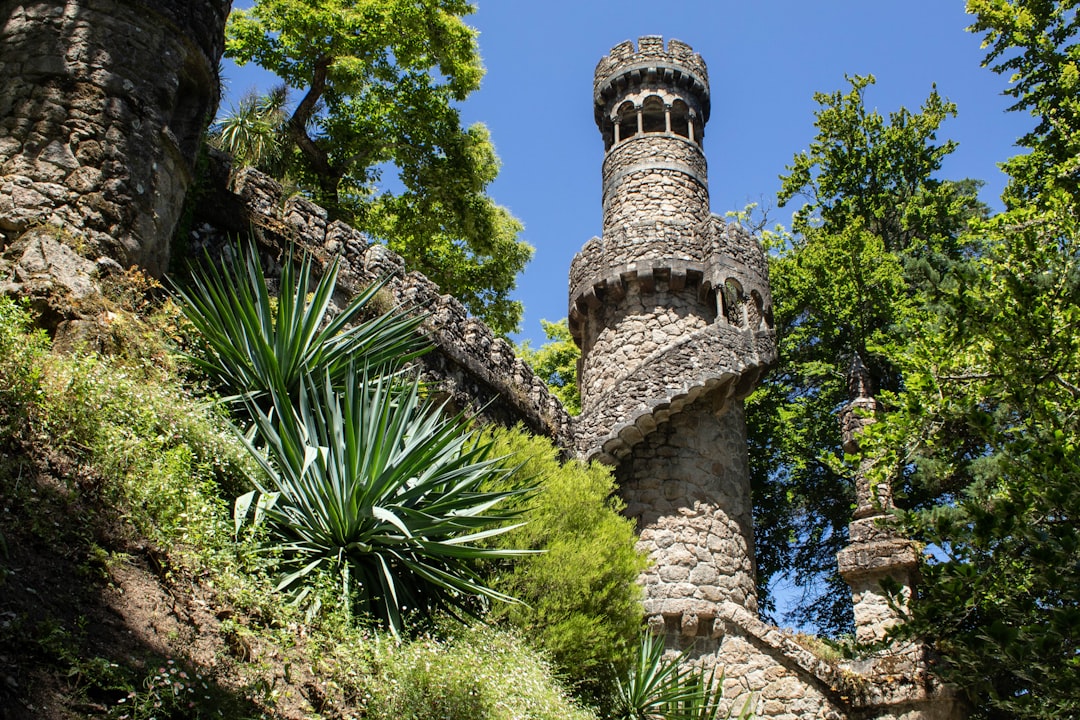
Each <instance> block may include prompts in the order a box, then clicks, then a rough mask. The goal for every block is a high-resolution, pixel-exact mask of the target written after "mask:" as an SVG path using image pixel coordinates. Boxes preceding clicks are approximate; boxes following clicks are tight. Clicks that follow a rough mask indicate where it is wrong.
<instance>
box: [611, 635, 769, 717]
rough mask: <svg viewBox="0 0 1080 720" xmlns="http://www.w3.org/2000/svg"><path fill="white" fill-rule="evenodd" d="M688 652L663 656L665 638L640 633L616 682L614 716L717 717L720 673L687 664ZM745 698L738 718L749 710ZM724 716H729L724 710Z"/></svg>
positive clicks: (745, 715) (744, 715) (748, 702)
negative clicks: (630, 658)
mask: <svg viewBox="0 0 1080 720" xmlns="http://www.w3.org/2000/svg"><path fill="white" fill-rule="evenodd" d="M686 659H687V653H686V652H684V653H682V654H681V655H675V656H670V657H665V651H664V640H663V638H662V637H656V636H654V635H650V634H643V635H642V636H641V641H640V644H639V646H638V648H637V653H636V654H635V657H634V662H633V664H632V666H631V667H630V670H629V672H627V673H626V675H625V677H622V678H619V679H618V680H617V682H616V704H615V712H614V714H613V715H612V717H613V718H614V719H615V720H716V719H717V718H719V717H720V707H721V705H720V699H721V698H720V697H719V695H717V694H716V690H715V688H723V686H724V677H723V674H721V675H720V677H719V678H717V677H716V670H715V669H713V670H710V671H709V672H708V673H706V672H705V671H704V670H702V669H701V668H694V667H690V666H688V663H686ZM752 699H753V698H752V697H751V698H747V700H746V703H745V704H744V705H743V708H742V710H741V712H740V713H739V716H738V717H740V718H746V717H748V716H749V712H750V702H751V700H752ZM724 717H731V713H730V712H729V713H727V714H726V715H724Z"/></svg>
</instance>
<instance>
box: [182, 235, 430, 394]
mask: <svg viewBox="0 0 1080 720" xmlns="http://www.w3.org/2000/svg"><path fill="white" fill-rule="evenodd" d="M338 269H339V266H338V262H337V261H336V260H335V261H334V262H332V263H330V265H329V266H328V267H327V268H326V269H325V272H324V273H323V275H322V277H321V278H319V281H318V282H317V283H315V285H314V289H312V287H311V286H312V277H311V275H312V268H311V258H310V256H305V257H304V258H303V260H302V262H301V263H300V267H299V270H297V268H296V265H295V263H294V262H293V260H292V258H291V257H290V258H289V259H287V260H286V261H285V263H284V265H283V266H282V269H281V277H280V282H279V285H280V292H279V294H278V295H277V298H276V302H275V300H273V299H272V296H271V292H270V288H269V286H268V284H267V280H266V276H265V274H264V273H263V269H262V265H261V264H260V262H259V259H258V254H257V253H256V252H255V250H254V248H252V247H250V246H249V247H246V248H241V247H236V248H234V252H233V253H232V254H231V255H230V256H227V257H226V258H224V259H223V261H222V264H221V267H220V268H219V267H217V266H215V265H214V264H213V263H212V262H210V261H209V260H207V261H206V262H205V263H203V264H202V265H201V266H199V267H196V268H193V270H192V273H191V281H190V283H189V284H187V285H177V286H176V288H175V293H176V295H177V296H178V297H179V300H180V303H179V305H180V307H181V310H182V311H183V313H184V315H185V316H186V317H187V319H188V320H189V321H190V322H191V324H192V325H194V326H195V328H196V329H197V330H198V331H199V332H200V334H201V335H202V338H203V340H204V341H205V343H206V346H205V351H204V352H199V353H194V354H193V355H192V360H193V362H194V363H195V364H196V365H197V366H199V367H200V368H202V369H203V370H204V371H205V372H206V373H207V374H208V375H209V376H210V378H212V379H213V380H214V381H216V382H218V383H219V384H220V385H221V386H222V387H223V388H225V391H226V392H229V393H232V395H230V396H229V397H228V398H226V400H227V401H234V402H236V404H237V405H239V406H242V405H243V402H244V401H252V400H254V401H255V402H256V404H258V405H260V406H261V407H264V408H268V407H270V403H269V402H268V397H269V393H271V392H272V391H273V392H277V393H285V394H287V395H288V396H290V397H292V398H294V400H295V399H296V398H297V397H298V396H299V393H300V388H301V386H302V381H301V378H302V377H303V375H304V373H310V374H311V375H313V376H315V377H322V376H323V375H325V374H328V375H329V376H330V378H331V379H332V380H333V381H334V383H335V384H340V383H341V380H342V378H343V376H344V375H345V374H346V373H348V372H349V369H350V367H351V364H352V363H355V362H357V360H358V359H360V358H362V359H363V360H364V362H366V363H367V364H368V365H369V366H370V367H379V368H382V370H383V372H392V371H393V370H394V369H397V368H400V367H402V366H403V365H404V364H405V363H407V362H408V361H409V360H412V359H413V358H415V357H417V356H418V355H420V354H422V353H423V352H425V351H426V350H427V346H426V344H425V343H424V342H423V341H422V340H421V338H420V336H419V335H418V333H417V332H416V330H417V328H418V327H419V325H420V323H421V322H423V316H422V315H421V314H419V313H409V312H408V311H406V310H405V309H402V308H397V309H394V310H390V311H388V312H385V313H383V314H381V315H380V316H378V317H376V318H375V319H372V320H365V321H363V322H358V320H359V319H360V318H361V315H362V314H363V313H364V311H365V308H366V307H367V305H368V304H369V303H371V302H372V300H373V299H374V298H375V297H376V295H377V293H378V292H379V290H380V289H381V288H382V287H383V284H384V283H374V284H372V285H371V286H369V287H368V288H367V289H366V290H364V291H363V292H361V293H360V294H359V295H357V296H356V298H355V299H353V301H352V302H350V303H349V305H348V306H347V307H346V308H345V309H344V310H342V311H341V312H340V313H339V314H338V315H337V316H335V317H333V318H332V319H331V318H330V317H329V310H330V301H331V299H332V297H333V295H334V289H335V287H336V285H337V275H338Z"/></svg>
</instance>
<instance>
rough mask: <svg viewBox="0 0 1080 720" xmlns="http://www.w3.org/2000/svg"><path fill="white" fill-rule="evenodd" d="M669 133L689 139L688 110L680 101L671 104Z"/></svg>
mask: <svg viewBox="0 0 1080 720" xmlns="http://www.w3.org/2000/svg"><path fill="white" fill-rule="evenodd" d="M671 132H673V133H675V134H676V135H682V136H683V137H684V138H688V137H690V108H689V107H687V105H686V103H684V102H683V101H682V100H676V101H675V102H673V103H671Z"/></svg>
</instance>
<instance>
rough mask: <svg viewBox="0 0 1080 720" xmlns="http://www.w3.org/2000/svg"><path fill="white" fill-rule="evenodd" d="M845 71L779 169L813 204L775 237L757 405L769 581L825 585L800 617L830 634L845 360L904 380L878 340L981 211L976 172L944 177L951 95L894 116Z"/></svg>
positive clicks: (846, 620) (785, 192)
mask: <svg viewBox="0 0 1080 720" xmlns="http://www.w3.org/2000/svg"><path fill="white" fill-rule="evenodd" d="M848 82H849V85H850V88H849V89H848V90H847V91H846V92H842V91H837V92H834V93H831V94H825V93H817V94H815V99H816V101H817V102H818V103H819V105H820V109H819V110H818V111H817V113H815V121H814V125H815V127H816V128H817V135H816V137H815V138H814V140H813V141H812V142H811V144H810V148H809V150H807V151H805V152H802V153H799V154H798V155H796V156H795V159H794V162H793V164H792V165H791V166H790V167H789V168H788V170H789V174H788V175H786V176H783V177H782V180H783V186H782V189H781V191H780V194H779V200H780V202H781V204H784V203H787V202H790V201H792V200H794V199H795V198H796V197H801V198H803V199H804V202H803V204H802V206H801V207H800V208H799V209H798V210H797V211H796V213H795V214H794V220H793V226H792V232H790V233H789V232H787V231H784V230H783V229H778V230H777V231H776V232H772V233H767V234H766V237H765V240H766V244H767V245H768V246H769V248H770V250H771V252H770V268H769V272H770V278H771V282H772V288H773V296H774V298H775V302H776V306H775V316H776V322H777V334H778V340H779V351H780V364H779V366H778V367H777V368H776V369H775V370H774V371H773V372H772V373H771V374H770V375H769V376H768V377H767V379H766V380H765V381H764V383H763V384H762V386H761V387H760V388H759V389H758V390H757V391H756V392H755V393H754V395H752V396H751V398H750V401H749V412H748V432H749V437H750V450H751V461H752V462H751V465H752V472H753V477H752V482H753V487H754V493H755V513H756V518H757V527H758V528H759V532H758V539H757V542H758V555H757V562H758V576H759V583H760V584H761V585H762V586H765V585H767V583H768V582H769V580H770V578H772V577H773V576H775V575H778V574H789V575H791V576H792V577H793V579H794V581H795V582H796V584H798V585H800V586H802V587H803V588H804V590H805V591H807V592H809V593H810V594H811V595H814V596H816V597H814V598H813V599H814V602H804V603H802V605H801V607H800V608H799V609H797V610H796V611H794V612H793V613H792V619H794V620H797V621H799V622H809V623H812V624H814V625H816V626H818V627H819V628H820V629H822V630H824V631H826V632H831V633H836V632H842V631H845V630H847V629H848V628H849V627H850V622H851V620H850V609H849V605H848V602H847V596H848V592H847V589H846V585H845V584H844V583H843V581H842V580H841V579H840V578H839V576H838V574H837V573H836V562H835V555H836V552H837V551H838V550H839V549H840V548H841V547H843V546H844V544H846V541H847V524H848V522H849V521H850V519H851V506H852V503H853V501H854V490H853V488H852V487H851V481H850V479H849V471H848V469H847V468H846V467H845V465H844V463H843V451H842V449H841V447H840V441H841V438H840V431H839V427H838V423H837V416H836V411H837V408H839V407H840V406H841V405H842V404H843V403H844V402H846V401H847V399H848V395H847V382H846V370H847V367H848V365H849V363H850V362H851V358H852V355H853V354H854V353H858V354H859V355H860V356H861V357H862V358H863V359H864V361H865V362H866V364H867V365H868V366H869V368H870V370H871V373H872V376H873V381H874V384H875V385H876V387H878V388H880V389H884V390H889V389H896V388H897V387H899V385H900V382H901V379H900V375H899V373H898V371H897V368H896V367H895V366H894V365H893V364H892V363H891V361H890V359H889V358H888V357H887V355H886V354H884V353H882V352H881V349H880V348H881V347H882V346H883V345H885V344H886V343H888V342H891V341H893V340H894V339H895V338H896V337H897V334H898V333H903V332H905V331H904V330H903V329H902V328H901V327H900V326H899V320H900V319H901V318H902V317H903V316H904V315H905V313H906V312H907V311H908V308H910V307H912V306H913V305H917V304H918V303H920V302H922V301H923V300H922V299H921V296H920V287H921V286H922V285H924V284H925V282H926V279H927V278H932V277H934V276H936V275H937V274H939V273H940V272H941V271H942V269H943V268H946V267H948V266H949V265H950V263H952V262H954V261H955V260H956V259H957V258H959V257H960V256H961V255H962V254H963V251H964V248H963V246H962V241H961V239H960V231H961V230H962V228H963V226H964V223H965V222H966V220H967V219H968V218H969V217H971V216H972V215H974V214H977V213H978V212H979V206H978V203H977V202H976V200H975V190H976V187H977V186H976V184H975V183H972V182H948V181H942V180H938V179H936V178H935V173H936V172H937V171H938V170H939V169H940V166H941V162H942V160H943V159H944V158H945V157H946V156H947V155H948V154H949V153H950V152H951V151H952V150H953V148H954V143H952V142H941V143H939V142H938V141H937V131H938V129H939V127H940V125H941V123H942V122H944V120H945V119H947V118H948V117H950V116H952V115H955V113H956V108H955V106H954V105H953V104H952V103H949V102H948V101H946V100H945V99H943V98H942V97H941V96H940V95H939V94H938V93H937V91H936V90H934V91H932V92H931V93H930V95H929V97H928V98H927V99H926V101H925V102H924V103H923V106H922V108H921V109H920V111H919V112H917V113H913V112H910V111H908V110H906V109H904V108H901V109H900V110H898V111H897V112H894V113H890V114H889V116H888V118H885V117H883V116H882V115H881V114H879V113H878V112H876V111H871V110H868V109H867V107H866V104H865V97H864V96H865V93H866V91H867V88H869V87H870V86H871V85H872V84H873V83H874V78H873V77H872V76H868V77H859V76H856V77H851V78H848ZM916 497H918V494H916ZM764 589H765V588H764V587H763V588H762V590H763V591H764ZM763 598H764V599H765V600H766V605H765V606H766V607H769V605H768V604H767V602H768V598H767V596H764V592H763Z"/></svg>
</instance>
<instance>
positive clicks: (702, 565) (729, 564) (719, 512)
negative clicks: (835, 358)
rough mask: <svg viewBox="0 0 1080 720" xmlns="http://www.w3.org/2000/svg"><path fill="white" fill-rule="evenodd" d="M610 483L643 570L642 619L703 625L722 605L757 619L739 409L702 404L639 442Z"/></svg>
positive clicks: (712, 401)
mask: <svg viewBox="0 0 1080 720" xmlns="http://www.w3.org/2000/svg"><path fill="white" fill-rule="evenodd" d="M616 474H617V475H618V477H619V479H620V484H621V485H620V486H621V489H622V492H623V493H624V494H625V496H626V497H627V499H628V500H627V502H628V505H627V508H626V514H627V515H628V516H629V517H631V518H634V519H635V520H636V521H637V523H638V526H639V528H641V534H640V540H639V542H638V546H639V547H640V548H642V549H644V550H645V551H647V552H648V553H649V558H650V560H651V561H652V562H651V563H650V567H649V569H648V570H647V571H646V572H645V573H643V575H642V584H643V585H644V586H645V595H646V599H645V615H646V616H647V617H654V616H661V617H664V618H669V617H672V618H680V623H681V622H684V621H697V620H706V619H708V620H712V619H713V618H715V617H716V615H717V611H718V608H719V604H720V603H722V602H734V603H736V604H738V605H740V606H742V607H745V608H746V609H747V610H749V611H750V612H756V611H757V592H756V590H755V584H754V583H755V580H754V530H753V518H752V514H751V510H752V508H751V503H750V480H749V469H748V467H747V455H746V427H745V423H744V420H743V407H742V402H741V401H730V400H729V399H728V398H727V397H726V396H725V394H724V393H723V392H713V393H708V394H704V395H703V396H702V397H700V398H699V399H698V400H697V401H695V402H693V403H691V404H690V405H689V406H687V407H686V408H684V409H683V411H682V412H679V413H678V414H676V415H673V416H672V417H671V418H670V420H668V421H667V422H665V423H663V424H661V425H660V426H658V427H657V429H656V431H654V432H652V433H650V434H649V435H648V436H647V437H645V438H644V439H643V440H642V441H641V442H640V443H639V444H638V445H637V446H636V447H635V448H634V451H633V453H632V456H630V457H628V458H627V459H625V460H623V462H622V463H620V464H619V466H618V470H617V473H616ZM691 618H692V619H693V620H691Z"/></svg>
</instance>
